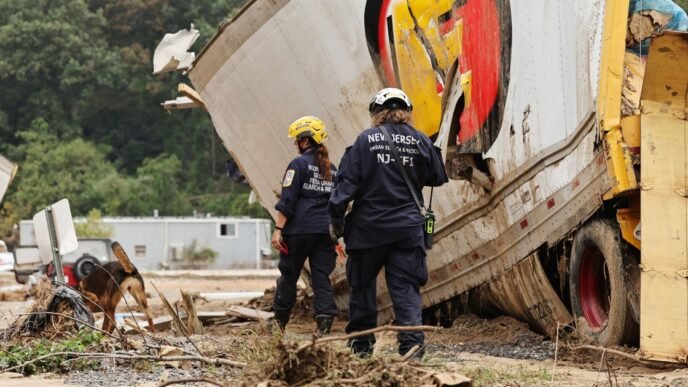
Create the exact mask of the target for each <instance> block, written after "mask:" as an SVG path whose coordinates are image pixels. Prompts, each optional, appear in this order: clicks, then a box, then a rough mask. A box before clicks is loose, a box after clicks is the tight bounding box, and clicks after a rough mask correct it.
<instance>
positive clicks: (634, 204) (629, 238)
mask: <svg viewBox="0 0 688 387" xmlns="http://www.w3.org/2000/svg"><path fill="white" fill-rule="evenodd" d="M630 204H631V205H630V206H629V208H622V209H619V210H617V211H616V221H617V222H618V223H619V226H620V227H621V236H622V237H623V239H624V240H625V241H626V242H628V243H630V244H631V245H632V246H634V247H635V248H636V249H638V250H640V240H638V239H637V238H636V237H635V235H634V233H633V232H634V231H635V228H636V227H637V226H638V223H640V197H639V196H634V197H633V198H631V200H630Z"/></svg>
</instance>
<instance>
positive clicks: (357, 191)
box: [329, 124, 448, 250]
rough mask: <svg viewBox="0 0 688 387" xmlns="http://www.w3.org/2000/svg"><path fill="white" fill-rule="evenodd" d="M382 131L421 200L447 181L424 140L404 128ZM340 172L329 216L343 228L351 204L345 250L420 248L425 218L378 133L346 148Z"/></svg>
mask: <svg viewBox="0 0 688 387" xmlns="http://www.w3.org/2000/svg"><path fill="white" fill-rule="evenodd" d="M385 126H386V127H387V130H388V131H389V132H390V135H391V136H392V140H393V141H394V143H395V145H396V147H397V149H398V151H399V156H400V158H401V162H402V164H403V165H404V167H405V168H406V170H407V172H408V175H409V178H410V179H411V183H412V185H413V188H414V190H415V191H416V194H417V195H418V198H420V200H423V199H422V198H423V192H422V189H423V187H425V186H433V187H437V186H440V185H442V184H444V183H446V182H447V181H448V179H447V174H446V172H445V170H444V163H443V162H442V154H441V151H440V149H439V148H437V147H435V146H434V145H433V144H432V142H431V141H430V139H429V138H428V137H427V136H426V135H425V134H423V133H421V132H419V131H417V130H415V129H414V128H413V127H411V126H410V125H407V124H386V125H385ZM339 167H340V169H339V173H338V175H337V187H336V189H335V190H334V192H333V193H332V197H331V198H330V204H329V213H330V216H331V222H332V223H333V224H341V223H342V222H343V217H344V214H345V213H346V210H347V207H348V205H349V202H350V201H352V200H353V201H354V204H353V208H352V210H351V212H350V213H349V214H348V215H347V217H346V222H345V228H344V240H345V241H346V247H347V249H352V250H356V249H368V248H372V247H377V246H383V245H386V244H390V243H397V242H399V241H406V242H409V243H410V245H409V246H408V247H415V246H416V245H417V246H421V245H422V244H423V238H422V236H423V228H422V225H423V222H424V218H423V215H422V214H421V212H420V210H419V209H418V206H417V205H416V203H415V202H414V200H413V196H411V193H410V192H409V189H408V187H407V185H406V183H405V182H404V177H403V176H402V174H401V171H399V168H398V167H397V165H396V163H395V161H394V158H393V156H392V154H391V152H390V149H389V145H388V143H387V140H385V138H384V135H383V134H382V132H381V131H380V129H379V128H370V129H366V130H364V131H363V132H362V133H361V134H360V135H359V136H358V138H356V141H355V142H354V144H353V145H352V146H350V147H349V148H347V150H346V152H345V153H344V156H343V157H342V161H341V163H340V165H339Z"/></svg>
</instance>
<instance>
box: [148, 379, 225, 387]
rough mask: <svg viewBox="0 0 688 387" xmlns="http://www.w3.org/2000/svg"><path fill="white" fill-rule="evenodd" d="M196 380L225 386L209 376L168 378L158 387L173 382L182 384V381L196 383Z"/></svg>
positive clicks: (169, 384)
mask: <svg viewBox="0 0 688 387" xmlns="http://www.w3.org/2000/svg"><path fill="white" fill-rule="evenodd" d="M196 382H203V383H209V384H214V385H216V386H224V384H222V383H221V382H219V381H217V380H213V379H208V378H188V379H177V380H168V381H166V382H164V383H160V384H158V387H165V386H171V385H173V384H182V383H196Z"/></svg>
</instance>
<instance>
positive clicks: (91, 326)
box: [17, 311, 120, 340]
mask: <svg viewBox="0 0 688 387" xmlns="http://www.w3.org/2000/svg"><path fill="white" fill-rule="evenodd" d="M41 314H49V315H51V316H60V317H64V318H66V319H69V320H72V321H76V322H80V323H82V324H84V326H87V327H89V328H91V329H93V330H94V331H98V332H100V333H102V334H105V335H107V336H110V337H112V338H113V339H115V340H120V338H119V337H117V336H115V335H113V334H112V333H108V332H106V331H104V330H102V329H99V328H96V327H95V326H93V325H91V324H89V323H88V322H86V321H83V320H80V319H78V318H75V317H72V316H67V315H66V314H63V313H56V312H48V311H45V312H30V313H18V314H17V316H33V315H41Z"/></svg>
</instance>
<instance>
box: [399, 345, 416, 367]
mask: <svg viewBox="0 0 688 387" xmlns="http://www.w3.org/2000/svg"><path fill="white" fill-rule="evenodd" d="M419 350H420V345H418V344H416V345H414V346H413V347H411V349H409V350H408V352H406V354H404V356H402V357H401V359H399V361H400V362H402V363H406V362H407V361H409V360H410V359H411V358H412V357H413V355H415V354H416V352H418V351H419Z"/></svg>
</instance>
